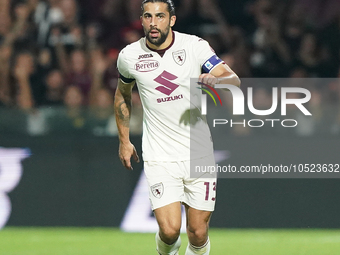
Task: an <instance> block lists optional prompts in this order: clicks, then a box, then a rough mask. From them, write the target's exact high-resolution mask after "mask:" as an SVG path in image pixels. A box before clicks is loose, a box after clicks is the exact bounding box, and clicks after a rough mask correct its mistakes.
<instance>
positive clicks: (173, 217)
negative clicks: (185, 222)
mask: <svg viewBox="0 0 340 255" xmlns="http://www.w3.org/2000/svg"><path fill="white" fill-rule="evenodd" d="M154 214H155V217H156V220H157V223H158V225H159V228H160V231H161V232H162V233H163V234H164V235H166V236H177V235H179V233H180V229H181V224H182V222H181V220H182V212H181V203H180V202H174V203H171V204H168V205H166V206H163V207H160V208H157V209H155V210H154Z"/></svg>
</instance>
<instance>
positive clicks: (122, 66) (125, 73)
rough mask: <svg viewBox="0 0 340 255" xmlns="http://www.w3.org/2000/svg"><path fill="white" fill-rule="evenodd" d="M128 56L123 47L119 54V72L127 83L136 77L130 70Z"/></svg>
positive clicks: (120, 76)
mask: <svg viewBox="0 0 340 255" xmlns="http://www.w3.org/2000/svg"><path fill="white" fill-rule="evenodd" d="M126 58H127V56H126V53H124V49H123V50H122V51H121V52H120V53H119V55H118V59H117V68H118V72H119V78H120V79H122V81H123V82H125V83H130V82H133V81H134V80H135V78H134V77H133V76H132V75H131V74H130V72H129V65H128V62H127V59H126Z"/></svg>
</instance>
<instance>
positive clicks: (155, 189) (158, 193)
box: [151, 182, 164, 198]
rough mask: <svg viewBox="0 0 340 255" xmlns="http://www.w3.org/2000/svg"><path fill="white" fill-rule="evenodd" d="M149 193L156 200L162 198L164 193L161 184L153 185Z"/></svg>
mask: <svg viewBox="0 0 340 255" xmlns="http://www.w3.org/2000/svg"><path fill="white" fill-rule="evenodd" d="M151 192H152V194H153V195H154V196H155V197H156V198H161V197H162V196H163V192H164V186H163V183H162V182H160V183H157V184H155V185H152V186H151Z"/></svg>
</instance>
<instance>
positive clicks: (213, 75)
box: [198, 63, 241, 87]
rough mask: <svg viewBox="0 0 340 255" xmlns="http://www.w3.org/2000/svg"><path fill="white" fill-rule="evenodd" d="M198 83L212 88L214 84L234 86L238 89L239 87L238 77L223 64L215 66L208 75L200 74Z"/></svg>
mask: <svg viewBox="0 0 340 255" xmlns="http://www.w3.org/2000/svg"><path fill="white" fill-rule="evenodd" d="M198 81H199V82H202V83H204V84H207V85H210V86H212V87H214V86H215V84H228V85H235V86H237V87H240V85H241V81H240V79H239V77H238V76H237V75H236V73H235V72H234V71H233V70H231V68H230V67H229V66H228V65H227V64H225V63H221V64H219V65H217V66H215V68H214V69H212V70H211V71H210V73H203V74H201V75H200V76H199V79H198Z"/></svg>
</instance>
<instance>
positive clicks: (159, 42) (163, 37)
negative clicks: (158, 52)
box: [144, 24, 170, 47]
mask: <svg viewBox="0 0 340 255" xmlns="http://www.w3.org/2000/svg"><path fill="white" fill-rule="evenodd" d="M152 30H157V31H158V32H159V34H160V36H159V37H157V38H152V37H151V33H150V32H151V31H152ZM169 31H170V24H169V26H167V28H166V29H165V30H164V31H161V30H160V29H157V28H150V29H148V30H147V29H146V28H144V33H145V37H146V39H147V40H148V41H149V42H150V43H151V44H153V45H155V46H157V47H159V46H161V45H162V44H163V43H164V42H165V41H166V38H168V35H169Z"/></svg>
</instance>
